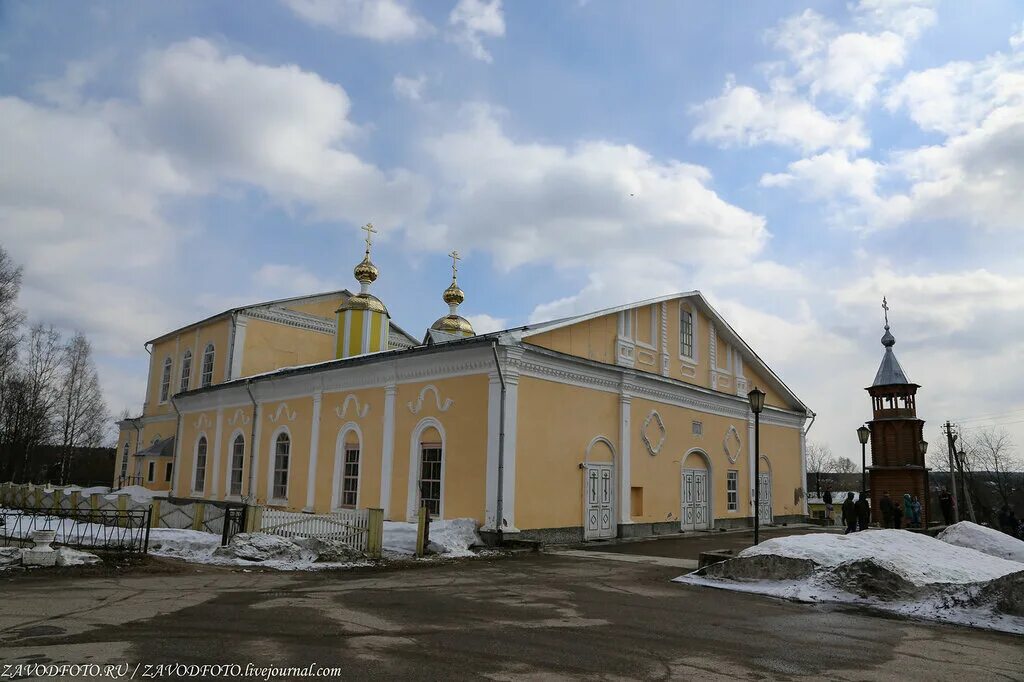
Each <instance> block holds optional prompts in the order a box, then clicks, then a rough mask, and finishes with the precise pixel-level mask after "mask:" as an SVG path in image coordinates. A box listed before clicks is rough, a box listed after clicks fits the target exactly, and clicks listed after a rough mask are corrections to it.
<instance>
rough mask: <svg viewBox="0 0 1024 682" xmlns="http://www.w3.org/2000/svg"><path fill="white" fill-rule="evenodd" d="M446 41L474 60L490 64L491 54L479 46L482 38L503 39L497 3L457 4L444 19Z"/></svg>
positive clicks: (501, 15)
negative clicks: (457, 46)
mask: <svg viewBox="0 0 1024 682" xmlns="http://www.w3.org/2000/svg"><path fill="white" fill-rule="evenodd" d="M448 24H449V25H450V26H451V33H450V37H451V40H452V41H453V42H455V43H456V44H457V45H459V46H460V47H462V48H463V49H464V50H466V52H468V53H469V54H470V55H471V56H472V57H473V58H474V59H479V60H481V61H485V62H490V61H491V53H490V52H488V51H487V49H486V48H485V47H484V46H483V38H484V37H489V38H500V37H501V36H503V35H505V15H504V13H503V11H502V7H501V0H459V2H458V4H456V5H455V7H454V8H453V9H452V12H451V14H450V15H448Z"/></svg>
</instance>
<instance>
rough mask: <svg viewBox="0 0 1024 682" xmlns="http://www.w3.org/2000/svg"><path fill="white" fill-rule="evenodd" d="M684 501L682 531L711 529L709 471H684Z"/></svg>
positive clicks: (681, 521)
mask: <svg viewBox="0 0 1024 682" xmlns="http://www.w3.org/2000/svg"><path fill="white" fill-rule="evenodd" d="M682 500H683V509H682V515H681V517H680V528H681V529H682V530H707V529H708V528H710V527H711V509H710V508H709V504H708V472H707V470H705V469H683V490H682Z"/></svg>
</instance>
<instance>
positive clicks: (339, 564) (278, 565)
mask: <svg viewBox="0 0 1024 682" xmlns="http://www.w3.org/2000/svg"><path fill="white" fill-rule="evenodd" d="M339 544H340V543H334V542H332V541H329V540H311V539H310V538H294V539H292V538H284V537H281V536H278V535H271V534H269V533H239V534H238V535H235V536H234V537H233V538H231V543H230V544H229V545H228V546H227V547H221V546H220V536H219V535H214V534H213V533H204V532H202V531H198V530H187V529H178V528H153V529H152V530H150V534H149V553H150V554H153V555H156V556H164V557H171V558H174V559H182V560H184V561H188V562H191V563H196V564H214V565H218V566H245V567H266V568H275V569H277V570H281V571H309V570H319V569H325V568H347V567H353V566H368V565H370V562H369V561H368V560H367V559H365V558H364V557H363V556H362V555H361V554H360V553H359V552H356V551H354V550H351V549H350V548H346V547H343V546H338V545H339Z"/></svg>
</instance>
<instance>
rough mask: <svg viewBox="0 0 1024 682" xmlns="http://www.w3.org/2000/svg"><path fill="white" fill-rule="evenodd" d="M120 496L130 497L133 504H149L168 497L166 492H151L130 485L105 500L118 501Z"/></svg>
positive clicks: (138, 486) (139, 486)
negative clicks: (158, 498)
mask: <svg viewBox="0 0 1024 682" xmlns="http://www.w3.org/2000/svg"><path fill="white" fill-rule="evenodd" d="M120 495H130V496H131V498H132V501H133V502H141V503H142V504H147V503H149V502H152V501H153V498H154V497H167V491H166V490H150V489H149V488H146V487H143V486H141V485H130V486H127V487H124V488H121V489H119V490H115V491H114V492H112V493H110V494H109V495H107V496H106V498H105V499H108V500H115V501H116V500H117V498H118V496H120Z"/></svg>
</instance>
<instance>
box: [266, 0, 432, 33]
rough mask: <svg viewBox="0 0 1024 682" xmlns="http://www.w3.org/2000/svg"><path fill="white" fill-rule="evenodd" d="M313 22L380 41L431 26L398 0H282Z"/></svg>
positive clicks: (422, 30) (296, 12)
mask: <svg viewBox="0 0 1024 682" xmlns="http://www.w3.org/2000/svg"><path fill="white" fill-rule="evenodd" d="M283 2H284V3H285V5H287V6H288V7H289V8H290V9H291V10H292V11H293V12H295V14H296V15H298V16H299V17H301V18H302V19H303V20H305V21H307V22H309V23H310V24H313V25H315V26H326V27H327V28H330V29H331V30H333V31H336V32H338V33H341V34H344V35H354V36H359V37H362V38H369V39H371V40H377V41H380V42H394V41H401V40H409V39H411V38H415V37H417V36H420V35H423V34H424V33H429V32H430V31H431V30H432V27H431V26H430V24H428V23H427V21H426V20H425V19H423V18H422V17H421V16H419V15H417V14H416V13H415V12H414V11H413V10H412V9H411V8H410V7H409V6H408V4H407V3H405V2H400V1H399V0H283Z"/></svg>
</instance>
